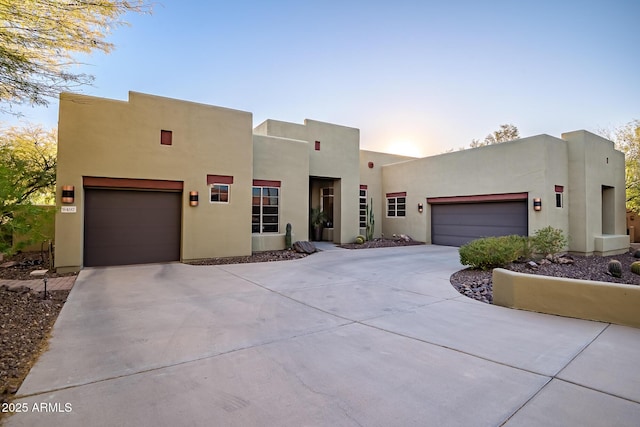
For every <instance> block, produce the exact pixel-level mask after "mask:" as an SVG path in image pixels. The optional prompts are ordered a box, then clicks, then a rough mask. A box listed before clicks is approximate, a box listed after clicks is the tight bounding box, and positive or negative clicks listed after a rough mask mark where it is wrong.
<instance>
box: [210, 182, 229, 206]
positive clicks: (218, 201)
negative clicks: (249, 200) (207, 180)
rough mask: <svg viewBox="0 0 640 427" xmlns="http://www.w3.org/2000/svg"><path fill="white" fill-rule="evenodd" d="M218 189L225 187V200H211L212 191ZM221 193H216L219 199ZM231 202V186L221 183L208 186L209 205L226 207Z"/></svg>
mask: <svg viewBox="0 0 640 427" xmlns="http://www.w3.org/2000/svg"><path fill="white" fill-rule="evenodd" d="M216 187H218V188H219V189H220V188H221V187H227V200H212V199H213V190H214V188H216ZM222 194H223V193H222V192H220V191H218V193H217V196H218V197H220V196H221V195H222ZM230 200H231V184H223V183H221V182H213V183H211V184H209V203H212V204H213V203H216V204H223V205H228V204H229V201H230Z"/></svg>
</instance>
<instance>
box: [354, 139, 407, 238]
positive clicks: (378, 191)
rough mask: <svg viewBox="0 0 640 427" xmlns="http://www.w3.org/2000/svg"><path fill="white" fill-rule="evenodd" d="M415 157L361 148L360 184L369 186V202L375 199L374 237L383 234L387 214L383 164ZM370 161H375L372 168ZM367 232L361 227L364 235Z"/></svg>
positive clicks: (361, 232)
mask: <svg viewBox="0 0 640 427" xmlns="http://www.w3.org/2000/svg"><path fill="white" fill-rule="evenodd" d="M414 159H415V157H409V156H400V155H397V154H387V153H380V152H377V151H368V150H360V184H361V185H366V186H367V203H369V204H371V199H373V216H374V220H375V226H374V235H373V237H374V238H376V237H380V236H381V235H382V232H383V230H382V222H383V217H384V215H386V212H385V209H386V207H385V204H386V198H385V195H384V193H383V192H382V166H384V165H389V164H393V163H399V162H404V161H407V160H414ZM369 162H373V167H372V168H370V167H369ZM365 232H366V229H364V228H361V229H360V234H362V235H363V236H366V234H365ZM388 236H389V235H388Z"/></svg>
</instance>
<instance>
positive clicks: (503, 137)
mask: <svg viewBox="0 0 640 427" xmlns="http://www.w3.org/2000/svg"><path fill="white" fill-rule="evenodd" d="M519 138H520V132H519V131H518V128H517V127H515V126H514V125H512V124H504V125H500V129H498V130H496V131H493V132H492V133H490V134H489V135H487V136H486V137H485V138H484V140H483V141H480V140H479V139H473V140H472V141H471V144H470V145H469V146H470V147H471V148H476V147H484V146H485V145H492V144H499V143H501V142H508V141H513V140H516V139H519Z"/></svg>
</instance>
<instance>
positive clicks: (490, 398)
mask: <svg viewBox="0 0 640 427" xmlns="http://www.w3.org/2000/svg"><path fill="white" fill-rule="evenodd" d="M459 268H461V267H460V265H459V264H458V256H457V250H456V249H455V248H447V247H438V246H411V247H403V248H389V249H368V250H326V251H323V252H320V253H318V254H315V255H313V256H310V257H307V258H304V259H300V260H294V261H285V262H277V263H262V264H237V265H226V266H210V267H201V266H188V265H182V264H165V265H146V266H136V267H114V268H101V269H87V270H84V271H82V272H81V274H80V276H79V278H78V280H77V281H76V284H75V286H74V288H73V289H72V291H71V294H70V296H69V300H68V302H67V304H66V305H65V306H64V309H63V310H62V313H61V315H60V317H59V318H58V321H57V323H56V325H55V328H54V331H53V338H52V340H51V342H50V348H49V350H48V351H47V352H46V353H45V354H43V356H42V357H41V358H40V360H39V361H38V363H37V364H36V365H35V366H34V368H33V369H32V371H31V373H30V374H29V376H28V377H27V378H26V380H25V382H24V383H23V385H22V387H21V388H20V390H19V392H18V395H19V398H18V399H17V400H16V402H17V403H19V404H25V405H24V407H26V408H27V410H28V411H27V412H26V413H19V414H15V415H14V416H12V417H10V418H9V419H8V420H7V421H6V425H8V426H34V425H48V426H98V425H104V426H111V425H121V426H183V425H193V426H212V425H221V426H222V425H224V426H228V425H237V426H301V425H308V426H358V425H362V426H409V425H416V426H426V425H434V426H501V425H507V426H574V425H575V426H634V427H637V426H638V425H639V424H640V363H639V362H640V359H639V358H638V355H640V329H634V328H629V327H622V326H616V325H609V324H606V323H598V322H590V321H583V320H577V319H569V318H562V317H557V316H549V315H543V314H537V313H530V312H525V311H517V310H510V309H506V308H502V307H495V306H491V305H487V304H482V303H479V302H476V301H473V300H470V299H467V298H465V297H463V296H461V295H460V294H458V293H457V292H456V291H455V290H454V289H453V288H452V287H451V285H450V284H449V277H450V275H451V274H452V273H453V272H454V271H456V270H457V269H459ZM34 405H35V406H34ZM37 409H45V410H47V411H48V412H38V411H37Z"/></svg>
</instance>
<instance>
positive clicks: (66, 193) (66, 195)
mask: <svg viewBox="0 0 640 427" xmlns="http://www.w3.org/2000/svg"><path fill="white" fill-rule="evenodd" d="M75 193H76V192H75V187H74V186H73V185H63V186H62V203H73V201H74V199H75Z"/></svg>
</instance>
